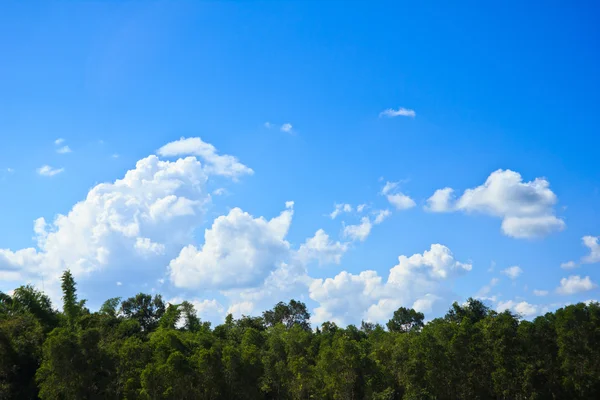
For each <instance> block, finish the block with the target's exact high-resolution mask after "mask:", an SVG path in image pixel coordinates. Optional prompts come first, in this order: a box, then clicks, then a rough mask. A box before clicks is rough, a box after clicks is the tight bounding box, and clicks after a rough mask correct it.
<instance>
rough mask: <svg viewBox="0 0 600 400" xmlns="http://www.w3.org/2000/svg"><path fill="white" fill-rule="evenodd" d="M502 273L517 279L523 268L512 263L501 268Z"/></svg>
mask: <svg viewBox="0 0 600 400" xmlns="http://www.w3.org/2000/svg"><path fill="white" fill-rule="evenodd" d="M502 273H503V274H504V275H506V276H508V277H509V278H510V279H517V278H518V277H519V275H521V274H522V273H523V270H522V269H521V267H519V266H518V265H513V266H512V267H508V268H506V269H505V270H502Z"/></svg>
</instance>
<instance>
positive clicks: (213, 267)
mask: <svg viewBox="0 0 600 400" xmlns="http://www.w3.org/2000/svg"><path fill="white" fill-rule="evenodd" d="M292 206H293V205H292V204H290V207H288V208H286V210H284V211H282V212H281V214H280V215H279V216H277V217H274V218H272V219H271V220H268V221H267V220H266V219H265V218H263V217H259V218H254V217H253V216H252V215H250V214H249V213H247V212H244V211H242V210H241V209H239V208H234V209H232V210H231V211H230V212H229V214H227V215H223V216H220V217H218V218H217V219H215V221H214V222H213V224H212V227H211V228H209V229H207V230H206V231H205V233H204V244H203V245H202V246H201V247H200V248H197V247H196V246H194V245H188V246H186V247H184V248H183V249H182V250H181V252H180V253H179V256H177V257H176V258H175V259H173V260H171V262H170V263H169V273H170V277H171V281H172V282H173V284H174V285H175V286H177V287H184V288H204V289H231V288H244V287H253V286H256V285H258V284H259V283H260V282H262V281H263V280H264V279H265V278H266V277H267V276H268V274H269V273H270V272H271V271H273V270H275V269H276V268H277V267H278V266H279V265H281V263H283V262H285V261H286V259H287V257H288V256H289V250H290V244H289V242H287V241H286V240H285V237H286V235H287V232H288V229H289V227H290V224H291V222H292V216H293V213H294V211H293V208H292Z"/></svg>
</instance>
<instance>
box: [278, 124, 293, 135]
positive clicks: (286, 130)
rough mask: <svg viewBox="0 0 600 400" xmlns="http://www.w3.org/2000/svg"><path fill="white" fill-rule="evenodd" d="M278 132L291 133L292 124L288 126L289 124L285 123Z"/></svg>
mask: <svg viewBox="0 0 600 400" xmlns="http://www.w3.org/2000/svg"><path fill="white" fill-rule="evenodd" d="M280 130H281V132H285V133H291V132H292V124H290V123H289V122H286V123H285V124H283V125H281V128H280Z"/></svg>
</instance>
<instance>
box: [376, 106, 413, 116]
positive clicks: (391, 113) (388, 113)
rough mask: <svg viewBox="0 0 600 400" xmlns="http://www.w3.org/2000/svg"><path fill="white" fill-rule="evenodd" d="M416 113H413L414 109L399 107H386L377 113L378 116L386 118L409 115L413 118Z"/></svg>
mask: <svg viewBox="0 0 600 400" xmlns="http://www.w3.org/2000/svg"><path fill="white" fill-rule="evenodd" d="M416 115H417V114H416V113H415V111H414V110H410V109H408V108H403V107H400V108H399V109H397V110H394V109H393V108H388V109H387V110H383V111H382V112H380V113H379V118H381V117H388V118H394V117H411V118H414V117H415V116H416Z"/></svg>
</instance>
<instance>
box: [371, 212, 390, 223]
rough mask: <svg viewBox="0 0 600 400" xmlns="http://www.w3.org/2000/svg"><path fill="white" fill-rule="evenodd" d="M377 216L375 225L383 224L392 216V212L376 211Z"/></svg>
mask: <svg viewBox="0 0 600 400" xmlns="http://www.w3.org/2000/svg"><path fill="white" fill-rule="evenodd" d="M375 214H376V216H375V221H373V223H374V224H375V225H378V224H380V223H382V222H383V221H384V220H385V219H386V218H387V217H389V216H390V215H392V213H391V211H390V210H379V211H376V212H375Z"/></svg>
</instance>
